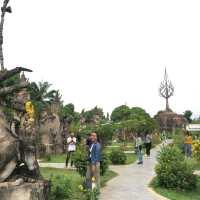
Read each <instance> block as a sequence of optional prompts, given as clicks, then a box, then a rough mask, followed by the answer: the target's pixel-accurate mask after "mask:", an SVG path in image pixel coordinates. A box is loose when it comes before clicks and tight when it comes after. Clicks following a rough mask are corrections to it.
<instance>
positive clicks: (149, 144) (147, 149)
mask: <svg viewBox="0 0 200 200" xmlns="http://www.w3.org/2000/svg"><path fill="white" fill-rule="evenodd" d="M145 148H146V154H147V156H150V154H151V142H150V143H146V144H145Z"/></svg>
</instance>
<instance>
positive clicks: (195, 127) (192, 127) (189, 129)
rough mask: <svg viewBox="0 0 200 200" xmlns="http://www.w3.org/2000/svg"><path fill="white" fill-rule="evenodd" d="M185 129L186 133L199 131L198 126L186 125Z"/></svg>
mask: <svg viewBox="0 0 200 200" xmlns="http://www.w3.org/2000/svg"><path fill="white" fill-rule="evenodd" d="M186 129H187V130H188V131H200V124H188V125H187V126H186Z"/></svg>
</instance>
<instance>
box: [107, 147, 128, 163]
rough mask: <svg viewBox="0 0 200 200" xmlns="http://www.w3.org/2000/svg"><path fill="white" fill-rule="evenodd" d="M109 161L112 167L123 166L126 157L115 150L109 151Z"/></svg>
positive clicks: (121, 152)
mask: <svg viewBox="0 0 200 200" xmlns="http://www.w3.org/2000/svg"><path fill="white" fill-rule="evenodd" d="M110 160H111V162H112V164H114V165H123V164H125V163H126V160H127V157H126V154H125V153H124V151H122V150H120V149H116V150H112V151H111V153H110Z"/></svg>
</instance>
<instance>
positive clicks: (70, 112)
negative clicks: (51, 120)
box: [60, 103, 75, 123]
mask: <svg viewBox="0 0 200 200" xmlns="http://www.w3.org/2000/svg"><path fill="white" fill-rule="evenodd" d="M74 114H75V113H74V105H73V104H72V103H70V104H67V105H65V106H63V107H61V110H60V116H61V119H63V120H66V121H67V122H69V123H70V122H72V120H73V119H74Z"/></svg>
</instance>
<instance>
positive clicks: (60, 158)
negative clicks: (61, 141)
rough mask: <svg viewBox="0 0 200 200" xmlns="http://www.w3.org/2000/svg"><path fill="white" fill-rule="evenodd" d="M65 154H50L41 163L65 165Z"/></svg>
mask: <svg viewBox="0 0 200 200" xmlns="http://www.w3.org/2000/svg"><path fill="white" fill-rule="evenodd" d="M66 157H67V154H56V155H54V154H51V155H49V156H46V157H44V158H42V160H41V162H48V163H65V161H66Z"/></svg>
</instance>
